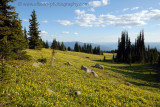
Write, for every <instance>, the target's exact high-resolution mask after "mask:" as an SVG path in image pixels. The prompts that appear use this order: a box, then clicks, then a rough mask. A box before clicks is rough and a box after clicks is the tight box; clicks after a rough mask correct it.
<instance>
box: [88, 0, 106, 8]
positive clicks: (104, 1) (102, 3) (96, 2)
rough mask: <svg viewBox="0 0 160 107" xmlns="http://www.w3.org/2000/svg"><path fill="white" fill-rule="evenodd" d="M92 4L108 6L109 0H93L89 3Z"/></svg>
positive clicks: (94, 5)
mask: <svg viewBox="0 0 160 107" xmlns="http://www.w3.org/2000/svg"><path fill="white" fill-rule="evenodd" d="M88 4H89V5H90V6H93V7H100V6H106V5H108V0H102V1H91V2H89V3H88Z"/></svg>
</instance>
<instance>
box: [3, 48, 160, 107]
mask: <svg viewBox="0 0 160 107" xmlns="http://www.w3.org/2000/svg"><path fill="white" fill-rule="evenodd" d="M51 53H52V50H51V49H42V50H29V49H28V50H27V54H28V55H30V56H31V57H32V60H30V61H23V60H22V61H16V60H15V61H9V62H7V65H6V66H7V69H6V71H7V73H6V74H5V77H4V81H0V85H1V86H2V87H1V89H0V106H16V105H17V106H56V107H59V106H75V107H77V106H82V107H85V106H92V107H94V106H99V107H104V106H122V107H124V106H132V107H136V106H143V107H148V106H152V107H156V106H157V107H158V106H160V89H159V88H158V87H159V86H160V83H159V82H157V79H156V78H155V77H156V72H155V70H154V69H153V67H152V66H150V65H140V64H133V65H132V67H130V66H129V65H127V64H116V63H112V61H111V58H112V54H108V53H105V56H106V59H107V61H106V62H101V61H100V60H103V57H104V56H102V55H92V54H86V53H78V52H69V51H58V50H57V51H56V53H55V55H54V58H55V60H54V65H53V67H51V66H50V62H51ZM41 57H43V58H47V63H46V64H42V65H41V66H40V67H35V66H33V63H35V62H37V60H38V59H39V58H41ZM86 57H90V59H87V58H86ZM67 62H70V63H71V64H72V66H70V65H67ZM96 63H99V64H101V65H103V66H104V67H105V68H104V70H103V69H98V68H95V67H94V66H95V64H96ZM82 65H84V66H86V67H88V68H90V69H92V70H94V71H95V73H96V74H97V75H98V78H96V77H94V76H93V75H92V74H88V73H86V72H85V71H84V70H81V66H82ZM125 82H129V83H131V84H132V85H126V84H125ZM75 91H80V92H81V95H79V96H77V95H74V92H75Z"/></svg>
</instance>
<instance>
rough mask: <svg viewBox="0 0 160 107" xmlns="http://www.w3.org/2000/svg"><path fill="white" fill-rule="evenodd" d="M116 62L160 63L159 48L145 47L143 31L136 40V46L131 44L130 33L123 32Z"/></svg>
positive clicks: (119, 41) (115, 58) (119, 40)
mask: <svg viewBox="0 0 160 107" xmlns="http://www.w3.org/2000/svg"><path fill="white" fill-rule="evenodd" d="M113 58H114V61H116V62H121V63H129V64H131V63H151V64H155V63H158V62H160V55H159V53H158V51H157V48H154V49H150V47H149V46H148V48H146V47H145V42H144V31H143V30H142V31H141V32H140V34H139V35H138V37H137V39H135V44H131V41H130V38H129V37H128V32H127V31H123V32H122V35H121V38H119V39H118V50H117V56H116V57H113Z"/></svg>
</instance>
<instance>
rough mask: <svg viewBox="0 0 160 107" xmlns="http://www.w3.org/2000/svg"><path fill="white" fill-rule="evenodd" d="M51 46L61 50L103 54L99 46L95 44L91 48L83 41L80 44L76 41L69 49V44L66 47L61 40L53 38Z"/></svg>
mask: <svg viewBox="0 0 160 107" xmlns="http://www.w3.org/2000/svg"><path fill="white" fill-rule="evenodd" d="M51 48H52V49H55V50H62V51H66V50H68V51H76V52H85V53H90V54H98V55H103V52H102V51H101V49H100V46H97V47H95V48H94V49H93V48H92V45H91V44H86V43H84V45H83V46H81V45H79V44H78V42H76V43H75V45H74V49H71V47H70V46H69V47H68V48H66V46H65V45H64V43H63V42H62V43H60V42H59V41H57V40H56V39H54V40H53V42H52V45H51Z"/></svg>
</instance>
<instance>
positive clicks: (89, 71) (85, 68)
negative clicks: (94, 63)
mask: <svg viewBox="0 0 160 107" xmlns="http://www.w3.org/2000/svg"><path fill="white" fill-rule="evenodd" d="M81 70H84V71H86V72H87V73H91V72H92V70H91V69H89V68H87V67H85V66H83V65H82V66H81Z"/></svg>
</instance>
